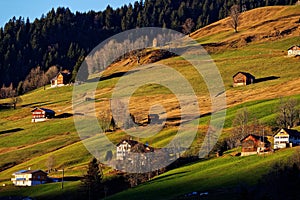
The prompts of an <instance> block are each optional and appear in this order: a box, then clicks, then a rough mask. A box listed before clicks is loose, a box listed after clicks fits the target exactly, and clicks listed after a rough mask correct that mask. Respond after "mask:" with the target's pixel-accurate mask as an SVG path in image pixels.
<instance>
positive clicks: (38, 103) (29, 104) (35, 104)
mask: <svg viewBox="0 0 300 200" xmlns="http://www.w3.org/2000/svg"><path fill="white" fill-rule="evenodd" d="M47 102H48V101H41V102H34V103H28V104H24V105H22V107H28V106H30V107H32V106H38V105H40V104H44V103H47Z"/></svg>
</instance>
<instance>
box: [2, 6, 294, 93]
mask: <svg viewBox="0 0 300 200" xmlns="http://www.w3.org/2000/svg"><path fill="white" fill-rule="evenodd" d="M296 1H297V0H144V1H143V0H141V1H139V2H135V3H133V4H129V5H124V6H122V7H120V8H116V9H113V8H112V7H110V6H107V8H106V9H105V10H104V11H99V12H98V11H97V12H96V11H90V12H87V13H79V12H76V13H72V12H71V11H70V10H69V9H68V8H61V7H60V8H57V9H56V10H55V9H52V10H50V11H49V12H48V13H47V14H45V15H43V16H41V18H40V19H35V20H34V21H33V22H30V21H29V19H24V18H22V17H19V18H16V17H14V18H12V19H11V20H9V22H7V23H6V24H5V26H4V27H2V28H1V29H0V86H2V85H3V84H4V86H6V87H8V86H9V85H11V83H12V85H13V87H14V88H16V87H17V86H18V85H20V83H22V81H24V80H25V79H26V77H27V76H28V74H29V73H30V71H31V70H32V69H34V68H37V67H38V66H39V70H41V71H44V72H46V71H48V69H49V68H50V67H51V66H53V65H56V66H59V67H61V68H62V69H68V70H70V71H73V69H74V66H75V65H78V64H80V61H82V58H83V57H84V56H86V55H87V54H88V53H89V52H90V51H91V50H92V49H93V48H94V47H95V46H96V45H97V44H99V43H100V42H101V41H103V40H104V39H106V38H108V37H110V36H112V35H114V34H116V33H119V32H121V31H124V30H128V29H133V28H136V27H150V26H155V27H165V28H171V29H174V30H177V31H182V25H183V24H184V22H185V21H186V19H188V18H191V19H192V20H193V22H194V23H195V26H194V29H198V28H200V27H203V26H205V25H207V24H210V23H212V22H215V21H217V20H219V19H222V18H224V17H227V16H228V15H229V10H230V7H231V6H232V5H234V4H237V5H239V6H240V8H241V10H250V9H253V8H257V7H261V6H266V5H269V6H271V5H290V4H294V3H295V2H296ZM75 69H78V67H76V68H75Z"/></svg>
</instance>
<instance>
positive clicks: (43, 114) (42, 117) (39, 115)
mask: <svg viewBox="0 0 300 200" xmlns="http://www.w3.org/2000/svg"><path fill="white" fill-rule="evenodd" d="M31 113H32V120H31V122H43V121H46V120H47V119H51V118H54V117H55V112H54V111H53V110H50V109H46V108H35V109H33V110H32V111H31Z"/></svg>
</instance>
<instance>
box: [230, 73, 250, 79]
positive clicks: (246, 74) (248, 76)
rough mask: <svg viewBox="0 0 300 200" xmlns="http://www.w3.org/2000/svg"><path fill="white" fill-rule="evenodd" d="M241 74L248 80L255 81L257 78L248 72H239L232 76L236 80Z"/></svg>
mask: <svg viewBox="0 0 300 200" xmlns="http://www.w3.org/2000/svg"><path fill="white" fill-rule="evenodd" d="M239 73H241V74H243V75H245V76H246V77H247V78H253V79H255V76H253V75H252V74H250V73H248V72H238V73H236V74H235V75H233V76H232V78H234V77H235V76H236V75H238V74H239Z"/></svg>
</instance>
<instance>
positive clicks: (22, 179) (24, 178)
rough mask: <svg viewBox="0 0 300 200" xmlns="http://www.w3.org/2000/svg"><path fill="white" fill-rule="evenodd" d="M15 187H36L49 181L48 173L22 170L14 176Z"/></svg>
mask: <svg viewBox="0 0 300 200" xmlns="http://www.w3.org/2000/svg"><path fill="white" fill-rule="evenodd" d="M12 175H13V176H14V177H13V178H12V179H11V181H12V182H13V184H14V185H15V186H34V185H39V184H44V183H46V182H47V181H48V176H47V173H46V172H44V171H42V170H20V171H17V172H15V173H13V174H12Z"/></svg>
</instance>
